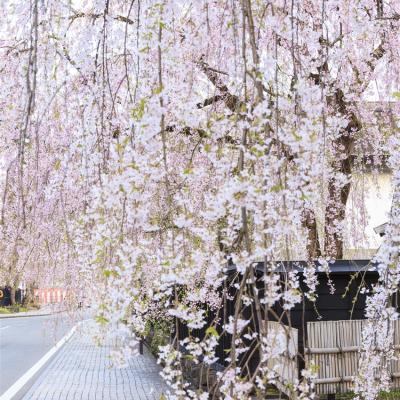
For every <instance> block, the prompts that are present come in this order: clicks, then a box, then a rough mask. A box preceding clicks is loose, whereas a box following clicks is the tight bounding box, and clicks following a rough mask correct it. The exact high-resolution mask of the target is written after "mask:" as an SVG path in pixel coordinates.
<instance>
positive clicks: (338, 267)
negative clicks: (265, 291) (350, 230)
mask: <svg viewBox="0 0 400 400" xmlns="http://www.w3.org/2000/svg"><path fill="white" fill-rule="evenodd" d="M314 264H315V265H316V266H317V267H318V266H320V265H321V263H320V262H319V261H314ZM271 265H274V266H275V268H274V271H275V272H282V273H285V272H289V271H293V270H294V271H299V272H301V271H302V270H303V268H304V267H305V266H307V261H275V262H273V263H271ZM376 267H377V264H376V263H373V262H372V261H371V260H337V261H334V262H332V263H329V268H330V273H333V274H349V273H353V272H366V273H377V269H376ZM255 269H256V271H257V272H260V273H265V272H266V268H265V265H264V262H258V263H255ZM235 271H236V266H235V265H234V264H232V263H229V264H228V265H227V268H226V273H227V274H230V273H233V272H235ZM317 273H319V274H325V273H326V272H325V271H324V270H322V269H320V268H318V270H317Z"/></svg>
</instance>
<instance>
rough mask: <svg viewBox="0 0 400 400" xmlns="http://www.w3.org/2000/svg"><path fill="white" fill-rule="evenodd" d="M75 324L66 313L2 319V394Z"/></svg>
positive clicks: (0, 367) (0, 361) (0, 327)
mask: <svg viewBox="0 0 400 400" xmlns="http://www.w3.org/2000/svg"><path fill="white" fill-rule="evenodd" d="M74 324H75V322H73V321H72V318H71V317H70V316H68V315H66V314H54V315H49V316H35V317H16V318H4V319H3V318H2V319H0V396H1V395H2V394H3V393H4V392H5V391H6V390H7V389H8V388H9V387H10V386H11V385H12V384H13V383H14V382H15V381H17V380H18V379H19V378H20V377H21V376H22V375H23V374H24V373H25V372H26V371H28V370H29V369H30V368H31V367H32V366H33V365H34V364H36V362H37V361H39V360H40V359H41V358H42V357H43V356H44V355H45V354H46V352H47V351H48V350H50V349H51V348H52V347H53V346H54V345H55V344H56V343H57V342H58V341H59V340H60V339H61V338H62V337H63V336H64V335H65V334H66V333H67V332H68V331H69V330H70V329H71V328H72V326H73V325H74Z"/></svg>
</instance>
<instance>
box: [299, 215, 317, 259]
mask: <svg viewBox="0 0 400 400" xmlns="http://www.w3.org/2000/svg"><path fill="white" fill-rule="evenodd" d="M303 226H304V227H305V228H306V229H307V236H308V237H307V257H308V259H309V260H315V259H316V258H318V257H320V256H321V245H320V242H319V238H318V228H317V221H316V219H315V213H314V212H313V211H312V210H305V211H304V216H303Z"/></svg>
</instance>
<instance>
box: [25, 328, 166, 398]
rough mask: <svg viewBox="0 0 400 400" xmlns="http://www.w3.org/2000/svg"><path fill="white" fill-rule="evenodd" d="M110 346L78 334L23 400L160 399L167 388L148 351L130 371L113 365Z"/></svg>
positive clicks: (134, 362) (137, 358)
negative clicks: (98, 344) (100, 345)
mask: <svg viewBox="0 0 400 400" xmlns="http://www.w3.org/2000/svg"><path fill="white" fill-rule="evenodd" d="M109 352H110V346H109V345H105V346H102V347H97V346H96V345H95V344H94V343H93V340H92V338H91V337H90V335H89V334H87V333H85V332H77V333H75V334H74V336H73V337H72V338H71V339H70V341H69V342H68V343H66V344H65V345H64V347H62V349H61V350H60V351H59V352H58V354H57V355H56V356H55V358H54V359H53V360H52V361H51V363H50V364H49V365H48V366H47V367H46V368H45V369H44V371H43V372H42V374H41V375H40V377H39V378H38V380H37V381H36V382H35V383H34V384H33V386H32V387H31V388H30V390H29V391H28V393H27V394H26V395H25V396H24V397H23V400H78V399H79V400H159V399H160V396H161V394H162V392H163V391H164V390H166V386H165V384H164V382H163V380H162V378H161V377H160V375H159V372H160V367H159V366H158V365H157V364H156V362H155V360H154V358H153V356H152V355H151V354H149V352H148V351H147V349H145V352H144V355H138V356H135V357H133V359H131V361H130V363H129V366H128V367H127V368H122V369H118V368H115V367H111V366H110V359H109V357H108V356H109Z"/></svg>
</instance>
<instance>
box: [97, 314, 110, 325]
mask: <svg viewBox="0 0 400 400" xmlns="http://www.w3.org/2000/svg"><path fill="white" fill-rule="evenodd" d="M95 320H96V322H97V323H98V324H100V325H105V324H108V322H109V321H108V319H107V318H106V317H105V316H104V315H97V316H96V318H95Z"/></svg>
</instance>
